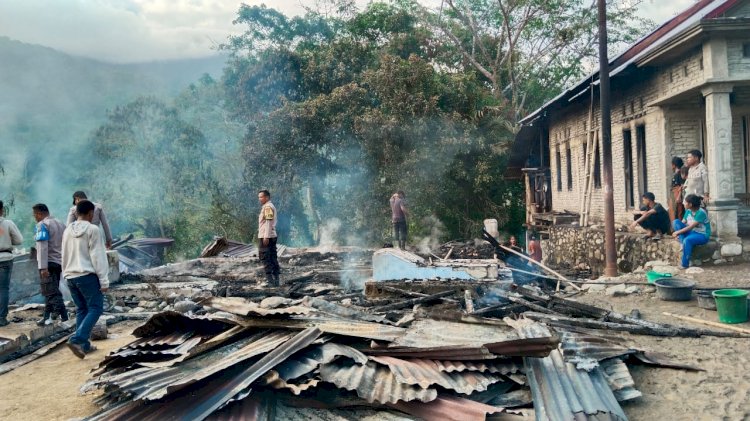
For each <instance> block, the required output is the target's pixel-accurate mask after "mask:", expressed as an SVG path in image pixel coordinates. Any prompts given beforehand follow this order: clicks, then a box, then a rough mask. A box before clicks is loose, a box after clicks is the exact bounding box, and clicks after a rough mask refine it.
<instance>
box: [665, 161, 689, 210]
mask: <svg viewBox="0 0 750 421" xmlns="http://www.w3.org/2000/svg"><path fill="white" fill-rule="evenodd" d="M684 165H685V163H684V162H683V161H682V158H680V157H677V156H675V157H674V158H672V172H673V176H672V187H671V192H670V193H671V194H670V197H669V200H668V205H669V220H670V221H674V220H675V219H679V220H682V214H683V213H685V207H684V206H683V205H682V185H683V184H684V183H685V178H683V177H682V168H683V167H684Z"/></svg>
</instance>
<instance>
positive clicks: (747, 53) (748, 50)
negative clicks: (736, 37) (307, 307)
mask: <svg viewBox="0 0 750 421" xmlns="http://www.w3.org/2000/svg"><path fill="white" fill-rule="evenodd" d="M742 57H745V58H750V43H749V42H746V43H744V44H742Z"/></svg>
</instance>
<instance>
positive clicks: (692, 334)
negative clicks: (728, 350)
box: [524, 312, 750, 338]
mask: <svg viewBox="0 0 750 421" xmlns="http://www.w3.org/2000/svg"><path fill="white" fill-rule="evenodd" d="M524 316H526V317H527V318H529V319H532V320H535V321H540V322H544V323H546V324H549V325H551V326H558V327H565V326H579V327H585V328H592V329H608V330H615V331H619V332H629V333H634V334H637V335H648V336H664V337H680V338H699V337H701V336H716V337H721V338H749V337H750V335H747V334H742V333H737V332H724V331H717V330H708V329H692V328H683V327H675V326H669V325H664V326H660V327H658V328H657V327H648V326H642V325H632V324H623V323H612V322H603V321H599V320H591V319H576V318H572V317H566V316H555V315H550V314H544V313H536V312H526V313H524Z"/></svg>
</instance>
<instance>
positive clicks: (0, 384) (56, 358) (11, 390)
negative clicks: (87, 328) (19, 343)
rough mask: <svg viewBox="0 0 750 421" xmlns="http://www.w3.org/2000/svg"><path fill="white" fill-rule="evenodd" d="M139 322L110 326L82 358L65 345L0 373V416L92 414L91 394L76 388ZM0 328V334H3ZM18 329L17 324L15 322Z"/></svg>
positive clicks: (28, 417) (26, 417) (71, 416)
mask: <svg viewBox="0 0 750 421" xmlns="http://www.w3.org/2000/svg"><path fill="white" fill-rule="evenodd" d="M140 324H141V323H140V322H137V321H129V322H122V323H117V324H115V325H113V326H111V327H110V331H109V334H110V335H109V339H107V340H104V341H96V342H94V344H95V345H96V346H97V348H99V349H98V350H97V351H96V352H94V353H93V354H91V355H89V356H87V357H86V359H84V360H80V359H78V358H77V357H76V356H74V355H73V354H72V353H71V352H70V350H68V348H67V347H66V346H65V345H61V346H59V347H57V348H56V349H55V350H54V351H52V352H50V353H49V354H47V355H45V356H43V357H41V358H39V359H37V360H35V361H33V362H31V363H29V364H26V365H24V366H22V367H19V368H17V369H15V370H13V371H11V372H9V373H6V374H3V375H2V376H0V408H1V409H0V419H3V420H24V421H30V420H50V421H51V420H69V419H77V418H82V417H85V416H88V415H91V414H93V413H94V412H96V410H97V409H98V408H97V407H96V406H95V405H94V404H93V402H92V401H93V396H92V395H81V394H80V392H79V389H80V387H81V385H83V384H84V383H85V382H86V381H87V380H89V378H90V377H89V371H90V370H91V369H92V368H94V367H96V366H97V365H98V364H99V361H101V359H102V358H104V356H105V355H106V354H107V353H109V352H110V351H112V350H113V349H116V348H119V347H121V346H123V345H125V344H127V343H128V342H130V341H132V340H133V339H135V338H134V337H133V336H131V335H130V333H131V332H132V331H133V329H135V328H136V327H137V326H138V325H140ZM4 329H6V328H0V336H3V335H6V334H7V333H8V332H6V331H5V330H4ZM13 329H14V330H18V329H19V326H18V325H17V326H15V327H14V328H13Z"/></svg>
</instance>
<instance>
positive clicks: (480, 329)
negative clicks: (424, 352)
mask: <svg viewBox="0 0 750 421" xmlns="http://www.w3.org/2000/svg"><path fill="white" fill-rule="evenodd" d="M510 339H518V334H517V333H516V332H515V331H514V330H513V329H512V328H511V327H510V326H506V325H504V324H500V323H497V324H479V323H456V322H447V321H441V320H432V319H421V320H417V321H415V322H413V323H412V324H411V325H410V326H409V328H408V329H407V330H406V333H405V334H404V335H403V336H402V337H401V338H398V339H396V340H395V341H394V342H393V346H403V347H414V348H433V347H445V346H451V345H460V346H462V347H464V348H466V347H469V346H471V345H476V346H481V345H484V344H486V343H492V342H502V341H507V340H510Z"/></svg>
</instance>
